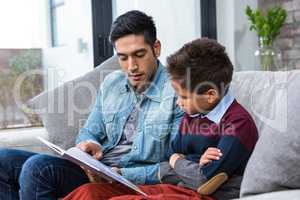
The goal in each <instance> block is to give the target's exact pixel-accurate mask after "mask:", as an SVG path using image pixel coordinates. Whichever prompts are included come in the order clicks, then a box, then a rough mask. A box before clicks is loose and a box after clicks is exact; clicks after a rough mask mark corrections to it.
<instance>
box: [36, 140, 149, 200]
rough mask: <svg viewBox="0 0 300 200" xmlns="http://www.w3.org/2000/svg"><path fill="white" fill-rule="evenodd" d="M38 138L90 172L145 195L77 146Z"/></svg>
mask: <svg viewBox="0 0 300 200" xmlns="http://www.w3.org/2000/svg"><path fill="white" fill-rule="evenodd" d="M38 139H39V140H40V141H41V142H43V143H44V144H46V145H47V146H48V147H50V148H51V149H52V150H53V151H55V152H56V153H58V154H59V155H60V156H62V157H63V158H65V159H67V160H70V161H71V162H73V163H75V164H77V165H79V166H81V167H83V168H85V169H88V170H90V171H91V172H93V173H95V174H97V175H99V176H101V177H103V178H106V179H107V177H108V178H109V179H112V180H115V181H118V182H119V183H122V184H123V185H125V186H127V187H129V188H131V189H133V190H134V191H136V192H138V193H140V194H142V195H144V196H147V194H145V193H144V192H143V191H142V190H141V189H139V188H138V187H137V186H136V185H135V184H133V183H132V182H130V181H129V180H127V179H125V178H124V177H123V176H121V175H120V174H118V173H117V172H115V171H113V170H112V169H111V168H110V167H108V166H106V165H104V164H103V163H102V162H101V161H99V160H96V159H95V158H93V157H92V156H91V155H90V154H88V153H86V152H84V151H82V150H80V149H79V148H77V147H72V148H70V149H68V150H64V149H62V148H60V147H59V146H57V145H55V144H53V143H51V142H49V141H47V140H45V139H43V138H41V137H38Z"/></svg>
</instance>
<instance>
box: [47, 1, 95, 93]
mask: <svg viewBox="0 0 300 200" xmlns="http://www.w3.org/2000/svg"><path fill="white" fill-rule="evenodd" d="M63 9H64V11H63V13H64V18H63V20H64V21H63V23H64V24H65V26H66V27H65V29H64V31H65V32H64V33H63V34H64V35H67V36H68V37H66V40H65V41H64V45H63V46H59V47H51V45H50V37H49V41H48V47H47V48H45V49H43V54H44V56H43V61H44V66H45V68H46V69H47V71H48V82H47V85H48V89H51V88H53V87H56V86H57V85H59V84H62V83H64V82H66V81H69V80H72V79H74V78H76V77H78V76H81V75H83V74H85V73H87V72H89V71H91V70H93V63H94V61H93V32H92V13H91V1H87V0H65V5H64V8H63ZM49 34H50V32H49ZM80 40H81V41H82V42H83V43H84V45H86V49H81V50H80V45H79V43H80Z"/></svg>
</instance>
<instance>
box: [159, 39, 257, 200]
mask: <svg viewBox="0 0 300 200" xmlns="http://www.w3.org/2000/svg"><path fill="white" fill-rule="evenodd" d="M167 63H168V65H167V66H168V67H167V69H168V72H169V73H170V75H171V81H172V86H173V87H174V89H175V91H176V93H177V95H178V100H177V104H178V105H179V106H180V107H181V109H182V110H183V111H184V112H185V113H186V114H185V115H184V117H183V119H182V120H181V125H180V128H179V133H178V134H177V135H176V137H175V139H174V140H173V141H172V150H173V152H174V154H173V155H172V156H171V157H170V161H169V162H167V163H166V162H163V163H161V167H160V172H159V177H160V181H161V182H162V183H172V184H175V185H180V186H184V187H187V188H190V189H193V190H197V188H198V187H199V186H200V185H202V184H203V183H204V182H206V181H207V180H209V179H210V178H212V177H213V176H215V175H216V174H218V173H220V172H225V173H226V174H227V175H228V176H229V177H232V176H234V177H237V178H235V180H239V181H238V183H235V185H237V187H239V185H240V180H241V178H240V177H239V178H238V176H241V175H242V174H243V171H244V168H245V166H246V164H247V161H248V159H249V157H250V155H251V153H252V151H253V149H254V146H255V143H256V141H257V138H258V134H257V129H256V126H255V123H254V121H253V120H252V118H251V116H250V115H249V114H248V112H247V111H246V110H245V109H244V108H243V107H242V106H241V105H240V104H239V103H238V102H237V101H236V100H235V99H234V97H233V96H232V94H231V92H230V91H229V85H230V82H231V79H232V71H233V67H232V64H231V62H230V60H229V58H228V56H227V54H226V53H225V48H224V47H223V46H221V45H220V44H218V43H217V42H216V41H214V40H210V39H205V38H204V39H198V40H195V41H192V42H191V43H188V44H186V45H184V46H183V47H182V48H181V49H180V50H179V51H177V52H176V53H175V54H173V55H171V56H170V57H169V58H168V60H167ZM200 155H202V156H201V157H200ZM231 182H232V181H231ZM231 184H232V183H231ZM232 192H233V194H228V193H227V194H226V195H228V198H231V197H232V196H233V197H238V192H239V190H238V189H237V190H236V192H235V194H234V191H232ZM222 195H223V198H222V199H225V197H224V195H225V194H224V193H222ZM230 196H231V197H230Z"/></svg>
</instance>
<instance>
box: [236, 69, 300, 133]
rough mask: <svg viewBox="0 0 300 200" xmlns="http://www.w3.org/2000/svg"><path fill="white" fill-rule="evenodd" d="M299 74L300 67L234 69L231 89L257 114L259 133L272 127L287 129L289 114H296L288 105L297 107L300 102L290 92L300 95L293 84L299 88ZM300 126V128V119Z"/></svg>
mask: <svg viewBox="0 0 300 200" xmlns="http://www.w3.org/2000/svg"><path fill="white" fill-rule="evenodd" d="M299 78H300V70H293V71H279V72H270V71H243V72H236V73H234V76H233V80H232V84H231V89H232V90H233V92H234V95H235V96H236V98H237V100H238V101H239V102H240V103H241V104H242V105H243V106H244V107H245V108H246V109H247V110H248V111H249V112H250V114H251V116H252V117H253V118H254V120H255V123H256V125H257V127H258V130H259V135H261V134H264V132H266V131H270V129H272V130H274V131H279V132H282V133H286V132H287V129H288V127H287V126H288V117H290V116H291V115H292V114H293V113H291V112H288V107H294V106H295V105H296V104H297V103H298V102H294V101H291V100H292V99H291V96H295V98H298V99H300V90H292V89H291V88H297V86H298V88H300V80H299ZM295 85H296V87H295ZM291 86H292V87H291ZM290 111H293V110H290ZM298 129H299V130H300V123H299V126H298Z"/></svg>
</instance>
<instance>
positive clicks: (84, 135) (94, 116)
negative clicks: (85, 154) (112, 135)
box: [76, 89, 106, 146]
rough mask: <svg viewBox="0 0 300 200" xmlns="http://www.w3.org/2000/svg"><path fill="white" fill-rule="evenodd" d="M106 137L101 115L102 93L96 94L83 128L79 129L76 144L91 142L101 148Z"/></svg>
mask: <svg viewBox="0 0 300 200" xmlns="http://www.w3.org/2000/svg"><path fill="white" fill-rule="evenodd" d="M105 137H106V131H105V126H104V123H103V113H102V93H101V89H100V90H99V92H98V95H97V98H96V102H95V105H94V107H93V109H92V111H91V113H90V115H89V117H88V119H87V121H86V123H85V124H84V126H83V127H82V128H81V129H80V131H79V134H78V135H77V138H76V144H79V143H81V142H83V141H87V140H91V141H93V142H95V143H98V144H99V145H100V146H101V142H102V141H103V140H104V139H105Z"/></svg>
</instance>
